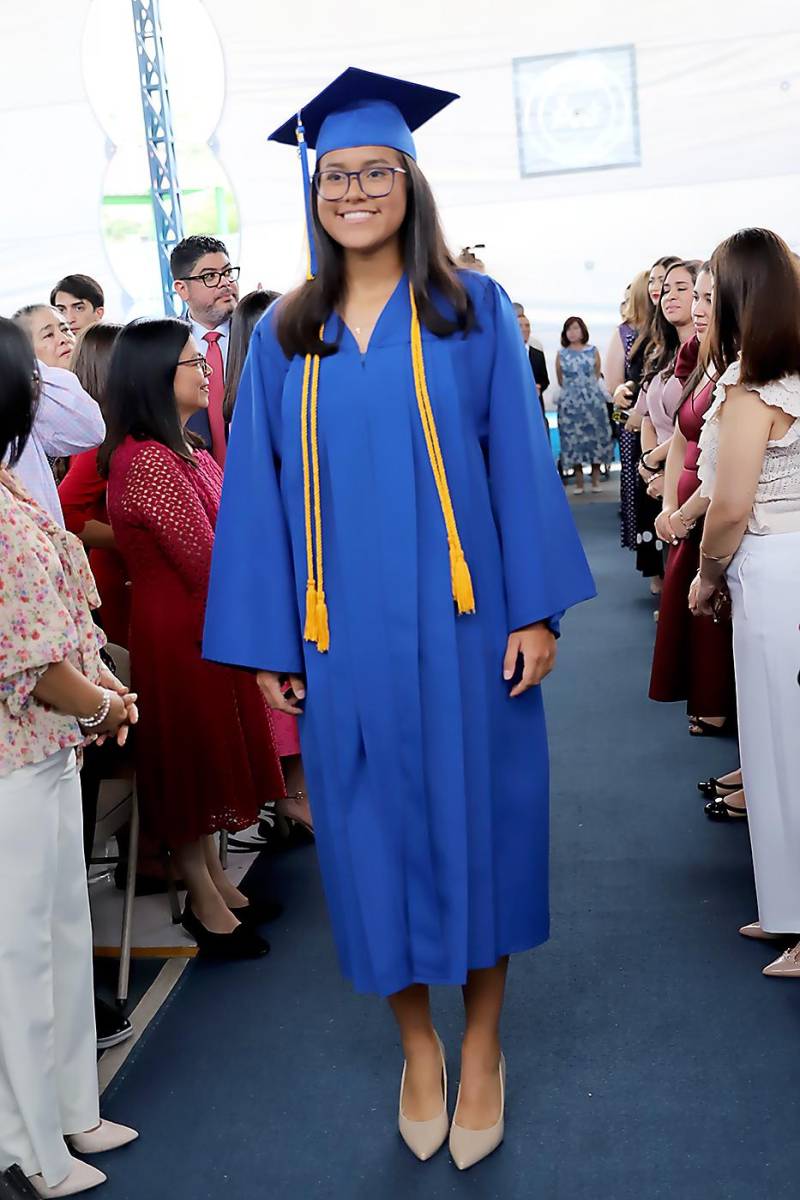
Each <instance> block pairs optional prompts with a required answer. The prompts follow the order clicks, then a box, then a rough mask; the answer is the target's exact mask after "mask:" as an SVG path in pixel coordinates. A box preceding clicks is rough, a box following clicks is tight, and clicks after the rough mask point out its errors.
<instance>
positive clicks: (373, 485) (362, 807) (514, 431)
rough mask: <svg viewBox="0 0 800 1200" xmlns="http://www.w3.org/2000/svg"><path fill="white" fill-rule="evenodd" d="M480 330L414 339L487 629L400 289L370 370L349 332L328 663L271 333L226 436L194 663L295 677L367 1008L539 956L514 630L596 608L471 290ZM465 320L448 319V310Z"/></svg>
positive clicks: (329, 471) (516, 392)
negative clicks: (317, 634) (590, 605)
mask: <svg viewBox="0 0 800 1200" xmlns="http://www.w3.org/2000/svg"><path fill="white" fill-rule="evenodd" d="M462 279H463V280H464V283H465V285H466V287H467V288H468V289H469V292H470V294H471V296H472V299H473V302H474V305H475V313H476V318H477V323H476V326H475V328H474V329H473V330H472V331H471V332H470V333H468V334H466V335H464V334H454V335H452V336H450V337H437V336H435V335H434V334H431V333H430V332H429V331H428V330H427V329H425V328H423V346H424V356H425V365H426V372H427V378H428V386H429V390H430V395H431V402H432V405H433V408H434V413H435V418H436V423H437V427H438V431H439V437H440V440H441V445H442V452H443V457H444V462H445V465H446V470H447V477H448V482H449V486H450V492H451V495H452V499H453V505H454V508H455V513H456V518H457V522H458V528H459V531H460V533H461V538H462V541H463V544H464V550H465V554H466V558H467V561H468V563H469V566H470V569H471V572H472V579H473V584H474V588H475V598H476V607H477V611H476V612H475V613H474V614H473V615H469V616H466V615H465V616H458V615H457V613H456V611H455V607H454V604H453V600H452V595H451V584H450V568H449V559H448V549H447V539H446V535H445V528H444V522H443V519H442V513H441V508H440V504H439V498H438V494H437V491H436V487H435V484H434V478H433V473H432V470H431V465H430V461H429V458H428V453H427V450H426V446H425V439H424V435H423V430H422V425H421V422H420V417H419V413H418V410H417V401H416V397H415V392H414V383H413V374H412V365H411V352H410V337H409V328H410V316H411V313H410V301H409V295H408V282H407V280H406V279H405V278H403V279H401V281H400V283H399V284H398V287H397V289H396V291H395V292H394V294H393V296H392V297H391V299H390V300H389V302H388V303H387V305H386V308H385V309H384V311H383V313H382V315H381V317H380V319H379V321H378V323H377V325H376V326H375V330H374V333H373V335H372V339H371V341H370V344H369V348H368V351H367V353H366V354H361V352H360V351H359V348H358V346H357V344H356V342H355V340H354V338H353V337H352V335H351V334H350V332H349V331H348V330H347V329H346V328H345V327H344V326H343V325H342V323H341V322H340V321H338V320H337V319H335V318H334V319H332V320H331V321H329V322H328V331H327V332H326V338H327V340H329V341H334V340H338V341H339V349H338V352H337V353H336V354H334V355H332V356H331V357H328V358H324V359H323V360H322V364H321V369H320V381H319V444H320V459H321V462H320V466H321V481H322V513H323V521H322V528H323V539H324V557H325V591H326V596H327V601H328V610H329V617H330V636H331V642H330V651H329V652H328V653H327V654H320V653H319V652H318V651H317V649H316V647H314V646H313V645H310V644H308V643H305V644H304V642H303V640H302V632H301V629H302V626H301V621H302V616H301V614H302V613H303V611H304V605H305V573H306V559H305V529H304V515H303V514H304V510H303V472H302V463H301V437H300V433H301V422H300V396H301V385H302V377H303V360H302V359H301V358H299V357H298V358H293V359H292V360H291V361H289V360H287V358H286V357H285V355H284V354H283V351H282V350H281V348H280V346H279V343H278V341H277V337H276V333H275V317H276V315H275V311H274V310H271V311H270V312H268V313H267V314H266V315H265V316H264V318H263V319H262V320H261V322H260V323H259V325H258V326H257V328H256V330H255V333H254V335H253V340H252V343H251V347H250V353H249V356H248V359H247V364H246V366H245V370H244V374H243V378H242V385H241V388H240V391H239V395H238V399H237V403H236V412H235V417H234V421H233V429H232V435H231V442H230V448H229V451H228V459H227V464H226V470H225V484H224V489H223V496H222V505H221V509H220V514H219V520H218V524H217V534H216V546H215V551H214V561H213V568H212V575H211V586H210V593H209V598H208V609H207V617H206V633H205V643H204V650H205V654H206V656H207V657H209V658H212V659H215V660H217V661H221V662H225V663H234V664H240V665H242V666H246V667H252V668H265V669H269V670H273V671H279V672H287V673H288V672H293V673H303V674H305V676H306V680H307V699H306V701H305V712H304V715H303V716H302V717H301V718H300V719H299V725H300V738H301V744H302V752H303V763H304V766H305V771H306V777H307V780H308V792H309V797H310V800H311V808H312V811H313V815H314V828H315V832H316V841H317V850H318V854H319V860H320V866H321V870H322V876H323V882H324V885H325V891H326V896H327V900H328V906H329V910H330V915H331V920H332V924H333V931H334V936H335V939H336V944H337V948H338V952H339V957H340V961H341V965H342V969H343V971H344V974H345V975H346V976H347V977H348V978H349V979H351V980H352V981H353V982H354V984H355V986H356V988H357V989H358V990H359V991H364V992H378V993H380V994H382V995H389V994H391V993H393V992H397V991H399V990H400V989H402V988H405V987H407V986H408V985H409V984H411V983H415V982H417V983H429V984H461V983H463V982H464V981H465V978H466V975H467V972H468V970H470V969H471V968H477V967H489V966H492V965H494V963H495V962H496V961H497V959H498V958H499V957H501V956H502V955H505V954H510V953H513V952H515V951H521V950H526V949H528V948H530V947H532V946H535V945H537V944H538V943H540V942H543V941H545V940H546V938H547V936H548V877H547V875H548V761H547V737H546V732H545V723H544V713H543V709H542V696H541V692H540V689H539V688H538V687H536V688H533V689H532V690H530V691H529V692H527V693H525V694H524V695H523V696H521V697H519V698H518V699H514V700H510V699H509V696H508V692H509V685H508V684H507V683H505V682H504V681H503V677H502V663H503V656H504V652H505V647H506V640H507V637H508V634H509V631H511V630H514V629H519V628H521V627H523V626H525V625H528V624H530V623H532V622H535V621H541V620H550V621H551V622H552V623H553V624H554V625H555V626H556V627H557V624H558V618H559V616H560V614H562V613H563V612H564V610H565V609H567V608H568V607H569V606H570V605H572V604H576V603H578V602H579V601H581V600H585V599H587V598H588V597H590V596H591V595H593V594H594V586H593V582H592V577H591V575H590V572H589V569H588V566H587V564H586V560H585V558H584V555H583V551H582V549H581V546H580V542H579V541H578V537H577V534H576V531H575V527H574V525H573V523H572V518H571V516H570V513H569V509H568V506H567V504H566V501H565V498H564V495H563V488H562V486H561V483H560V482H559V479H558V476H557V474H556V471H555V468H554V464H553V460H552V457H551V455H550V450H549V447H548V444H547V438H546V434H545V431H544V428H543V424H542V420H541V416H540V409H539V405H538V402H537V398H536V394H535V391H534V383H533V376H532V374H531V369H530V364H529V362H528V359H527V355H526V354H525V350H524V347H523V345H522V342H521V340H520V336H519V328H518V325H517V319H516V317H515V315H514V311H513V309H512V307H511V304H510V302H509V300H508V297H507V296H506V295H505V293H504V292H503V291H502V289H501V288H500V287H499V286H498V285H497V284H496V283H495V282H494V281H493V280H491V279H488V278H486V277H484V276H480V275H477V274H474V273H471V272H463V273H462ZM434 298H435V300H436V303H437V305H438V307H439V308H440V310H441V311H442V312H445V313H448V315H451V314H452V310H451V309H448V305H447V304H446V302H445V301H444V299H442V298H440V297H438V298H437V297H434Z"/></svg>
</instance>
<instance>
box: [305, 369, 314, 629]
mask: <svg viewBox="0 0 800 1200" xmlns="http://www.w3.org/2000/svg"><path fill="white" fill-rule="evenodd" d="M310 375H311V355H310V354H307V355H306V361H305V366H304V369H303V391H302V401H301V421H302V426H301V446H302V454H303V508H304V510H305V522H306V621H305V628H304V630H303V638H304V640H305V641H307V642H316V640H317V585H316V581H315V579H314V541H313V530H312V525H311V479H310V475H309V453H308V381H309V378H310Z"/></svg>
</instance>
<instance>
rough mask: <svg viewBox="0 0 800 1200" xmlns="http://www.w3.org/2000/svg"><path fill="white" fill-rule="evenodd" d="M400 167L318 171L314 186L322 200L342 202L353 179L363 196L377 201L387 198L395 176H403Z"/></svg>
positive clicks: (404, 172) (403, 173)
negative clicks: (382, 197)
mask: <svg viewBox="0 0 800 1200" xmlns="http://www.w3.org/2000/svg"><path fill="white" fill-rule="evenodd" d="M406 173H407V172H406V171H405V170H404V169H403V168H402V167H365V168H364V169H363V171H334V170H330V171H318V172H317V174H316V175H315V176H314V186H315V188H316V189H317V192H318V194H319V195H320V196H321V197H322V199H323V200H344V198H345V196H346V195H347V193H348V192H349V191H350V180H351V179H355V180H356V181H357V182H358V186H359V187H360V189H361V191H362V192H363V193H364V195H365V196H369V197H370V199H372V200H379V199H380V198H381V196H388V195H389V193H390V192H391V190H392V188H393V187H394V177H395V175H405V174H406Z"/></svg>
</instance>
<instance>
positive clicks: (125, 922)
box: [117, 784, 139, 1008]
mask: <svg viewBox="0 0 800 1200" xmlns="http://www.w3.org/2000/svg"><path fill="white" fill-rule="evenodd" d="M138 863H139V801H138V799H137V796H136V784H134V785H133V796H132V797H131V827H130V833H129V835H128V869H127V872H126V875H125V899H124V901H123V905H122V937H121V939H120V947H119V976H118V978H117V1004H118V1005H119V1006H120V1007H121V1008H123V1007H124V1006H125V1004H127V1001H128V991H129V984H130V977H131V940H132V937H133V910H134V906H135V904H136V869H137V866H138Z"/></svg>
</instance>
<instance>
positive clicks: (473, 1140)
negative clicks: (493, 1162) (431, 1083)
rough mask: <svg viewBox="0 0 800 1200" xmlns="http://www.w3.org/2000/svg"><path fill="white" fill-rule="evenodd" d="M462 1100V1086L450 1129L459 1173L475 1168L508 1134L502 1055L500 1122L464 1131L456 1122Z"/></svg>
mask: <svg viewBox="0 0 800 1200" xmlns="http://www.w3.org/2000/svg"><path fill="white" fill-rule="evenodd" d="M460 1099H461V1084H459V1085H458V1097H457V1099H456V1111H455V1113H454V1114H453V1124H452V1125H451V1127H450V1153H451V1155H452V1156H453V1162H454V1163H455V1164H456V1166H457V1167H458V1169H459V1171H466V1170H467V1168H468V1167H474V1166H475V1163H478V1162H480V1161H481V1159H482V1158H487V1157H488V1156H489V1155H490V1154H491V1153H492V1151H493V1150H496V1149H497V1147H498V1146H499V1145H500V1143H501V1142H502V1140H503V1138H504V1136H505V1132H506V1122H505V1113H506V1059H505V1055H504V1054H502V1053H501V1054H500V1120H499V1121H496V1122H495V1124H494V1125H490V1126H489V1128H488V1129H464V1127H463V1126H462V1125H459V1124H458V1123H457V1121H456V1117H457V1116H458V1101H459V1100H460Z"/></svg>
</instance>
